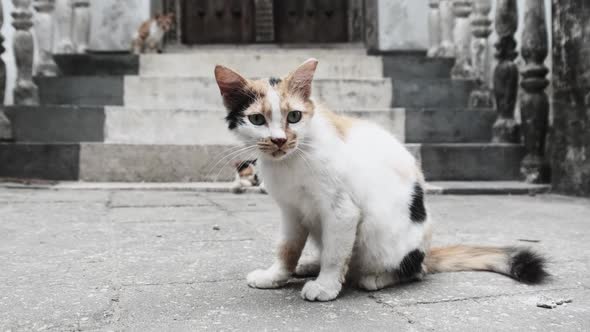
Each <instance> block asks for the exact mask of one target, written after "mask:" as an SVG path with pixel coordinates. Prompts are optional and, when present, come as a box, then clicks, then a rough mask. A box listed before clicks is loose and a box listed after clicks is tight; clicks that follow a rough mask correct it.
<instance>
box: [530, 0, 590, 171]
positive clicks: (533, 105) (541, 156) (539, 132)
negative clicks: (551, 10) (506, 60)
mask: <svg viewBox="0 0 590 332" xmlns="http://www.w3.org/2000/svg"><path fill="white" fill-rule="evenodd" d="M547 38H548V37H547V25H546V19H545V3H544V0H528V1H527V2H526V8H525V17H524V27H523V34H522V48H521V53H522V57H523V59H524V61H525V65H524V67H523V68H522V70H521V75H522V81H521V83H520V85H521V87H522V95H521V98H520V111H521V118H522V134H523V138H524V145H525V148H526V152H527V154H526V156H525V158H524V160H523V161H522V163H521V173H522V174H523V175H524V177H525V179H526V181H527V182H532V183H543V182H547V181H548V180H549V166H548V163H547V161H546V159H545V137H546V135H547V128H548V124H549V98H548V97H547V93H546V92H545V88H547V86H548V85H549V81H548V80H547V78H546V75H547V74H548V73H549V69H547V67H546V66H545V64H544V61H545V58H547V54H548V48H549V46H548V44H549V42H548V40H547ZM587 61H588V60H587Z"/></svg>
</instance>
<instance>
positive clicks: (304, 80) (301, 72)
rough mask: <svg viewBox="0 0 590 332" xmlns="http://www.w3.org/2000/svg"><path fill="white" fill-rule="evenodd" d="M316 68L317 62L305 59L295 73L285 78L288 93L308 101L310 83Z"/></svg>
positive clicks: (312, 59)
mask: <svg viewBox="0 0 590 332" xmlns="http://www.w3.org/2000/svg"><path fill="white" fill-rule="evenodd" d="M317 66H318V60H316V59H314V58H311V59H307V60H306V61H305V62H304V63H303V64H301V65H300V66H299V67H297V69H295V71H293V72H292V73H291V74H289V76H288V77H287V81H288V82H289V92H290V93H293V94H298V95H300V96H301V97H303V98H304V99H309V97H310V96H311V82H312V81H313V75H314V74H315V70H316V68H317Z"/></svg>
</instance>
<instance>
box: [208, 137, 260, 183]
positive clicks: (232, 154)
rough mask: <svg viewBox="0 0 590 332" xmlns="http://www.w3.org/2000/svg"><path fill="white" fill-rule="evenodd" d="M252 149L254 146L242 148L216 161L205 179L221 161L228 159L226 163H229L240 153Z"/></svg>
mask: <svg viewBox="0 0 590 332" xmlns="http://www.w3.org/2000/svg"><path fill="white" fill-rule="evenodd" d="M253 148H256V146H255V145H250V146H246V147H242V148H240V149H238V150H236V151H233V152H231V153H229V154H227V155H226V156H224V157H223V158H221V159H219V160H218V161H217V162H216V163H215V164H214V165H213V166H212V167H211V168H210V169H209V171H208V172H207V174H206V175H205V177H206V178H208V177H209V175H211V172H213V171H214V170H215V167H216V166H217V165H219V163H221V162H222V161H223V160H226V159H227V158H229V161H228V162H230V161H231V160H232V159H233V158H235V157H237V156H238V155H240V153H241V152H245V151H249V150H250V149H253Z"/></svg>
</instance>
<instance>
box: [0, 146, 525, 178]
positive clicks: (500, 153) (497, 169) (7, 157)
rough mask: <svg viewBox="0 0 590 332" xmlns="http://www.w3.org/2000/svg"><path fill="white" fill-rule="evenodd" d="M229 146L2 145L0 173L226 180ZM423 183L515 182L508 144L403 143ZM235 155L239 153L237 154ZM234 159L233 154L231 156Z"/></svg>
mask: <svg viewBox="0 0 590 332" xmlns="http://www.w3.org/2000/svg"><path fill="white" fill-rule="evenodd" d="M233 147H235V146H234V145H149V144H104V143H79V144H76V143H55V144H45V143H2V144H0V160H4V161H5V162H3V163H0V177H6V178H37V179H46V180H81V181H98V182H117V181H121V182H144V181H145V182H187V181H188V182H190V181H230V180H232V179H233V171H232V170H231V168H232V167H231V160H232V159H233V157H230V158H225V159H223V156H226V155H227V154H228V153H229V152H230V151H233V150H231V148H233ZM408 148H409V150H410V151H411V152H412V153H414V154H415V155H416V156H417V158H419V159H420V160H421V163H422V167H423V169H424V173H425V176H426V179H427V180H428V181H455V180H460V181H499V180H517V179H519V178H520V175H519V163H520V161H521V160H522V157H523V155H524V149H523V147H522V146H520V145H510V144H422V145H421V144H409V145H408ZM238 155H239V154H238ZM235 159H239V158H235ZM224 166H226V167H224Z"/></svg>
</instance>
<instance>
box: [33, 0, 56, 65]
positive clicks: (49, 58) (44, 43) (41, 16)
mask: <svg viewBox="0 0 590 332" xmlns="http://www.w3.org/2000/svg"><path fill="white" fill-rule="evenodd" d="M33 7H34V8H35V10H36V11H37V14H36V15H35V19H34V22H35V37H36V39H37V47H38V50H39V61H38V63H37V75H41V76H55V75H57V66H56V64H55V62H54V61H53V10H54V9H55V0H35V2H34V3H33Z"/></svg>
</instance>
